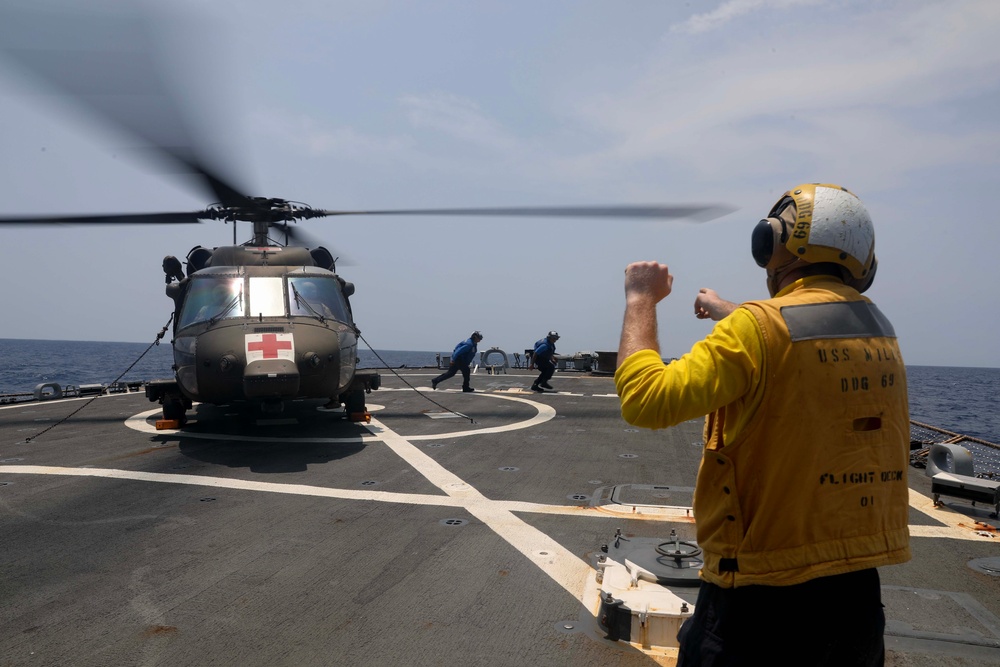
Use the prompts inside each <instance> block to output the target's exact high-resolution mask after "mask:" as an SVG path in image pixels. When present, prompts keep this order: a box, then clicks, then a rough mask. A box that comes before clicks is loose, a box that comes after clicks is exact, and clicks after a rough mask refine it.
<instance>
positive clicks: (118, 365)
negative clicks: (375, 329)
mask: <svg viewBox="0 0 1000 667" xmlns="http://www.w3.org/2000/svg"><path fill="white" fill-rule="evenodd" d="M436 355H437V353H436V352H401V351H399V350H378V351H377V356H376V353H375V352H372V351H371V350H361V349H359V350H358V359H359V360H360V362H359V364H358V366H359V367H360V368H383V367H385V366H388V367H389V368H399V367H400V366H407V367H411V368H412V367H414V366H417V367H420V366H433V367H435V368H436V367H437V356H436ZM173 363H174V359H173V352H172V350H171V349H170V343H169V342H167V341H166V340H164V341H163V342H161V344H160V345H154V346H152V347H150V345H149V343H98V342H85V341H61V340H17V339H10V338H0V394H16V393H30V392H32V391H33V390H34V388H35V386H36V385H38V384H39V383H43V382H55V383H58V384H59V385H60V386H61V387H66V386H70V385H73V386H80V385H84V384H110V383H112V382H114V381H115V380H118V379H119V377H121V381H122V382H134V381H141V380H155V379H159V378H172V377H173V371H172V370H170V366H171V365H172V364H173ZM133 364H134V365H133ZM130 367H131V369H129V368H130ZM126 371H127V372H126ZM123 373H124V375H122V374H123Z"/></svg>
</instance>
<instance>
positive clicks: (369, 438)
mask: <svg viewBox="0 0 1000 667" xmlns="http://www.w3.org/2000/svg"><path fill="white" fill-rule="evenodd" d="M379 391H382V390H379ZM396 391H412V390H402V389H400V390H396ZM472 395H473V396H475V395H476V394H472ZM478 395H479V396H481V397H484V398H494V399H499V400H502V401H513V402H515V403H524V404H525V405H529V406H531V407H533V408H534V409H535V410H537V414H536V415H535V416H534V417H530V418H528V419H525V420H522V421H519V422H514V423H513V424H507V425H505V426H491V427H489V428H480V429H471V430H466V431H453V432H451V433H432V434H429V435H428V434H425V435H409V436H403V437H405V438H408V439H409V440H438V439H444V438H466V437H468V436H471V435H484V434H487V433H506V432H508V431H517V430H519V429H525V428H531V427H532V426H535V425H536V424H543V423H545V422H547V421H549V420H550V419H552V418H554V417H555V416H556V410H555V408H553V407H552V406H549V405H545V404H544V403H538V402H537V401H531V400H528V399H526V398H520V397H518V396H501V395H499V394H487V393H479V394H478ZM160 412H161V410H160V408H153V409H152V410H146V411H145V412H140V413H138V414H135V415H132V416H131V417H129V418H128V419H126V420H125V425H126V426H128V427H129V428H131V429H133V430H135V431H139V432H140V433H149V434H151V435H160V436H162V435H178V436H181V437H185V438H200V439H202V440H232V441H237V442H240V441H243V442H304V443H312V444H323V443H330V444H334V443H347V442H355V443H356V442H377V441H378V440H379V438H378V436H376V435H374V434H372V433H366V434H360V435H356V436H351V437H347V438H277V437H274V438H268V437H261V436H252V435H235V434H226V433H197V432H194V431H183V430H178V429H164V430H161V431H157V430H156V426H154V425H153V424H150V423H149V421H147V420H148V419H149V418H150V417H152V416H153V415H158V414H160Z"/></svg>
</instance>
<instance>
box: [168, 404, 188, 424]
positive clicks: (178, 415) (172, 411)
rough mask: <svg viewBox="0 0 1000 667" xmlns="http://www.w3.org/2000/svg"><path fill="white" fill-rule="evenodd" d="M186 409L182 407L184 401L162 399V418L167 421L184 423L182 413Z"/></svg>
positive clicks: (184, 419)
mask: <svg viewBox="0 0 1000 667" xmlns="http://www.w3.org/2000/svg"><path fill="white" fill-rule="evenodd" d="M185 411H186V409H185V407H184V401H183V400H181V399H178V398H164V399H163V418H164V419H167V420H171V421H173V420H176V421H179V422H180V423H182V424H183V423H184V422H185V421H187V420H186V418H185V416H184V413H185Z"/></svg>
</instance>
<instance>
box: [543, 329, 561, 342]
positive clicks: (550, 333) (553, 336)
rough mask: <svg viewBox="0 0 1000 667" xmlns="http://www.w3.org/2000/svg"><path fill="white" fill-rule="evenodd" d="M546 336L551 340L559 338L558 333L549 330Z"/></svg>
mask: <svg viewBox="0 0 1000 667" xmlns="http://www.w3.org/2000/svg"><path fill="white" fill-rule="evenodd" d="M546 338H551V339H552V340H559V334H558V333H556V332H555V331H550V332H549V335H547V336H546Z"/></svg>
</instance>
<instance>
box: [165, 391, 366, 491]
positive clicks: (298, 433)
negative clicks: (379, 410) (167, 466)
mask: <svg viewBox="0 0 1000 667" xmlns="http://www.w3.org/2000/svg"><path fill="white" fill-rule="evenodd" d="M322 404H323V403H322V402H321V401H295V402H292V403H290V404H289V408H288V409H286V410H285V411H284V412H283V413H282V414H279V415H261V414H260V413H259V412H256V411H255V410H254V409H252V408H249V407H241V406H234V405H223V406H214V405H207V404H200V405H198V406H196V412H194V413H193V414H192V415H191V420H190V421H189V423H188V425H186V426H185V427H184V429H183V430H182V431H180V432H179V433H177V434H174V435H171V436H170V437H169V438H170V440H176V439H178V438H179V443H178V450H179V451H180V453H181V454H182V455H184V456H186V457H189V458H191V459H195V460H197V461H201V462H204V463H209V464H212V465H222V466H226V467H227V468H247V469H249V470H250V472H255V473H264V474H271V473H289V472H305V471H306V470H307V469H308V467H309V465H310V464H311V465H321V464H325V463H330V462H332V461H337V460H340V459H344V458H347V457H349V456H353V455H354V454H357V453H359V452H361V451H362V450H363V449H364V448H365V443H364V442H362V441H361V438H362V436H363V435H367V434H368V433H369V432H368V430H367V429H365V428H364V427H363V426H361V425H359V424H354V423H351V422H349V421H347V420H345V419H343V418H342V414H343V411H334V412H325V411H320V410H318V409H317V408H319V407H320V406H322ZM185 434H190V437H185ZM202 434H203V435H206V436H208V435H211V436H212V438H207V437H205V438H203V437H198V436H199V435H202ZM220 437H221V438H223V439H219V438H220ZM271 437H273V438H274V439H273V440H268V438H271ZM331 438H336V439H354V438H356V439H357V440H356V441H347V442H309V441H308V440H309V439H331ZM297 439H298V440H297Z"/></svg>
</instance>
